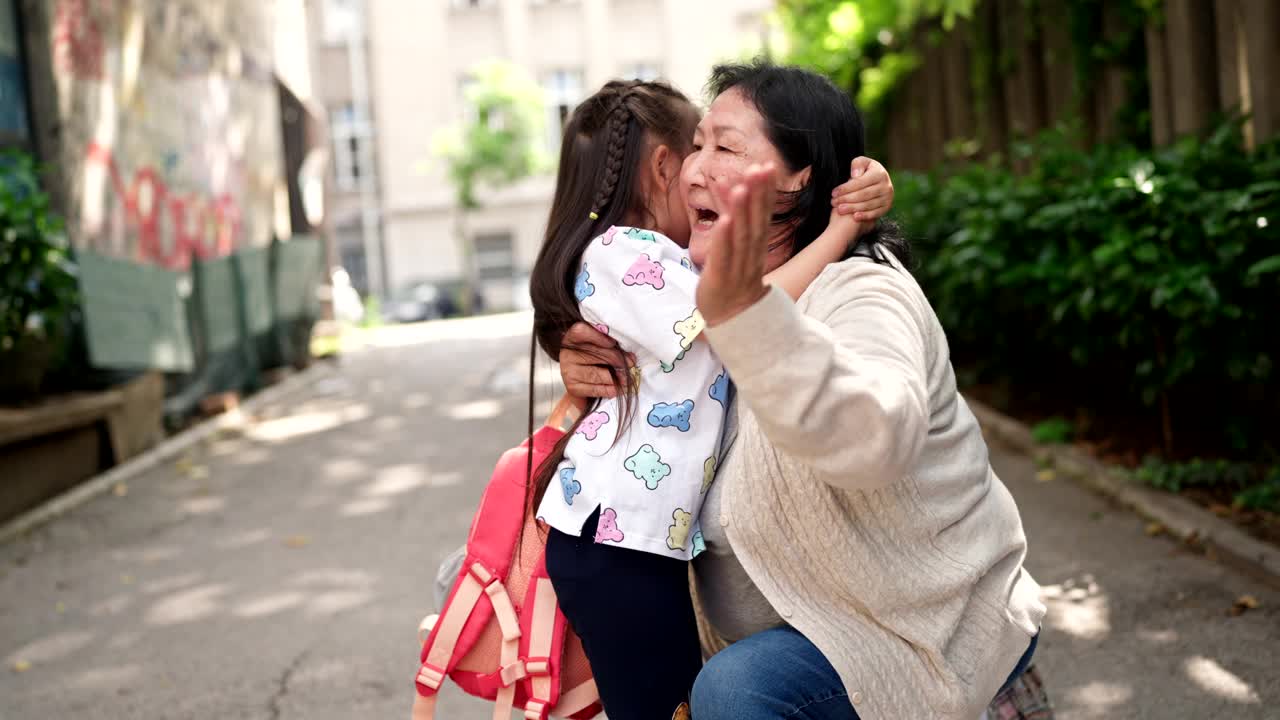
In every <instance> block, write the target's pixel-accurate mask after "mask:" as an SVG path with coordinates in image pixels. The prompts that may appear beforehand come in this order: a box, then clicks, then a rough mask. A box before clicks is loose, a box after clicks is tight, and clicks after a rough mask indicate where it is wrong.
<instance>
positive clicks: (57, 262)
mask: <svg viewBox="0 0 1280 720" xmlns="http://www.w3.org/2000/svg"><path fill="white" fill-rule="evenodd" d="M76 303H77V294H76V279H75V276H74V274H73V266H72V264H71V260H70V258H69V256H68V250H67V244H66V238H65V236H64V235H63V232H62V221H61V220H60V219H59V218H58V217H57V216H55V215H53V214H52V213H51V211H50V209H49V196H48V195H46V194H45V193H44V192H43V191H42V190H41V189H40V181H39V175H38V168H37V167H36V164H35V161H34V160H32V159H31V157H30V156H29V155H26V154H24V153H17V152H5V153H2V154H0V352H5V351H9V350H13V349H15V348H17V347H18V346H19V345H21V344H22V343H23V342H24V341H25V340H28V339H31V338H36V339H40V340H44V339H46V338H51V337H58V336H59V335H60V334H61V333H62V332H63V330H64V323H65V322H66V319H67V316H68V315H69V314H70V313H71V312H72V311H73V310H74V309H75V307H76Z"/></svg>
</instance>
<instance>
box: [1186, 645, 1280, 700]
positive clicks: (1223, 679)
mask: <svg viewBox="0 0 1280 720" xmlns="http://www.w3.org/2000/svg"><path fill="white" fill-rule="evenodd" d="M1182 670H1183V672H1184V673H1186V675H1187V677H1188V678H1190V679H1191V682H1193V683H1195V684H1196V686H1197V687H1199V688H1200V689H1201V690H1204V691H1205V692H1208V693H1212V694H1214V695H1216V696H1218V697H1220V698H1223V699H1225V700H1230V701H1232V702H1236V703H1241V704H1244V705H1258V704H1260V703H1261V702H1262V700H1261V699H1260V698H1259V697H1258V693H1257V692H1256V691H1255V690H1254V689H1253V688H1252V687H1250V686H1249V683H1247V682H1245V681H1244V680H1242V679H1241V678H1240V676H1238V675H1236V674H1235V673H1233V672H1231V671H1230V670H1227V669H1226V668H1224V667H1222V665H1220V664H1218V662H1217V661H1216V660H1213V659H1211V658H1207V657H1204V656H1202V655H1196V656H1195V657H1191V658H1187V660H1186V661H1185V662H1183V664H1182Z"/></svg>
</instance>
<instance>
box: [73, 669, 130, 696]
mask: <svg viewBox="0 0 1280 720" xmlns="http://www.w3.org/2000/svg"><path fill="white" fill-rule="evenodd" d="M142 677H143V673H142V666H140V665H134V664H129V665H116V666H114V667H103V668H93V669H92V670H86V671H84V672H82V673H78V674H77V675H75V676H74V677H73V678H72V679H71V686H72V687H74V688H76V689H77V690H96V691H103V692H109V691H114V690H116V689H117V688H121V687H124V686H126V685H129V684H130V683H132V682H134V681H136V680H140V679H142Z"/></svg>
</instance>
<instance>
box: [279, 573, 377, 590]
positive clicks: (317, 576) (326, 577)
mask: <svg viewBox="0 0 1280 720" xmlns="http://www.w3.org/2000/svg"><path fill="white" fill-rule="evenodd" d="M374 580H375V579H374V576H373V575H370V574H369V573H367V572H365V571H364V570H343V569H338V568H324V569H322V570H304V571H302V572H301V573H299V574H298V575H297V576H296V577H294V578H293V579H292V580H291V582H292V583H293V584H295V585H307V586H310V585H336V586H339V587H358V588H370V587H373V583H374Z"/></svg>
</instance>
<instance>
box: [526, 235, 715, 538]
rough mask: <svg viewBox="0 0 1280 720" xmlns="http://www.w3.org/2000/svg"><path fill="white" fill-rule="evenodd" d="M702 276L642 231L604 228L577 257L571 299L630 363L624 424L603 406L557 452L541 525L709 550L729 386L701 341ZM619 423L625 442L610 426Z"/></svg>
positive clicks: (616, 406) (685, 257)
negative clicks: (703, 521)
mask: <svg viewBox="0 0 1280 720" xmlns="http://www.w3.org/2000/svg"><path fill="white" fill-rule="evenodd" d="M697 285H698V274H697V272H696V271H695V270H694V268H693V263H692V262H690V260H689V253H688V251H686V250H684V249H683V248H681V247H680V246H679V245H676V244H675V242H674V241H672V240H671V239H670V238H668V237H666V236H664V235H661V234H659V233H656V232H653V231H651V230H643V229H640V228H629V227H611V228H609V231H608V232H606V233H605V234H603V235H601V236H600V237H597V238H596V239H594V240H592V241H591V244H590V245H588V246H587V249H586V250H585V251H584V252H583V253H582V263H581V266H580V268H579V273H578V276H577V281H576V283H575V287H574V294H575V295H576V297H577V299H578V304H579V307H580V309H581V311H582V316H583V317H584V318H585V319H586V320H587V322H590V323H591V324H593V325H595V326H596V328H597V329H598V330H600V331H601V332H603V333H605V334H606V335H608V336H610V337H612V338H613V339H614V340H616V341H617V343H618V345H619V346H620V347H621V348H622V349H623V350H626V351H628V352H631V353H633V354H635V356H636V367H635V368H634V369H633V370H632V376H631V386H632V387H633V388H634V394H633V395H632V397H631V400H632V402H631V411H632V417H631V419H630V422H623V423H620V422H619V420H620V419H622V418H621V412H622V408H623V404H622V403H621V402H620V401H619V400H618V399H616V398H611V399H607V400H603V401H602V402H600V404H599V406H598V407H597V408H596V410H595V411H594V412H592V413H590V414H588V415H587V416H586V417H584V418H583V419H582V422H581V423H579V424H578V428H577V430H576V431H575V432H574V435H573V437H572V438H570V439H569V443H568V446H567V447H566V449H565V459H564V461H563V462H561V464H560V467H559V469H558V471H557V473H556V480H557V481H558V482H552V483H551V485H550V486H549V487H548V488H547V493H546V495H545V496H544V497H543V499H542V504H541V505H539V506H538V516H539V518H540V519H542V520H544V521H545V522H546V523H548V524H549V525H551V527H554V528H555V529H557V530H559V531H560V532H563V533H567V534H569V535H574V536H578V535H581V534H582V528H583V525H584V524H585V523H586V521H587V518H588V517H590V515H591V513H592V512H594V511H595V510H596V508H600V522H599V528H598V530H597V532H596V536H595V541H596V542H598V543H609V544H614V545H619V546H622V547H626V548H632V549H635V550H643V551H645V552H651V553H657V554H659V555H666V556H668V557H674V558H679V559H684V560H688V559H690V558H692V557H694V556H695V555H697V554H698V553H700V552H702V551H703V550H704V549H706V545H705V544H704V543H703V541H702V532H701V531H700V530H699V528H698V524H697V519H698V513H699V511H700V510H701V509H702V500H703V498H704V497H705V496H706V492H707V489H708V488H709V487H710V486H711V480H712V478H714V477H715V470H716V463H717V459H716V453H717V451H718V449H719V444H720V434H721V431H722V429H723V427H724V419H725V409H726V405H727V403H728V390H729V377H728V374H727V373H726V371H725V369H724V367H723V366H722V365H721V364H720V361H719V359H717V358H716V356H715V353H714V352H712V350H711V347H710V346H709V345H708V344H707V341H706V340H705V339H704V338H701V337H700V335H701V333H702V330H703V327H704V323H703V320H702V316H701V315H700V314H698V312H697V308H696V305H695V302H694V292H695V290H696V288H697ZM620 424H621V425H625V431H624V432H623V433H622V435H621V437H619V435H618V429H619V427H620Z"/></svg>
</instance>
